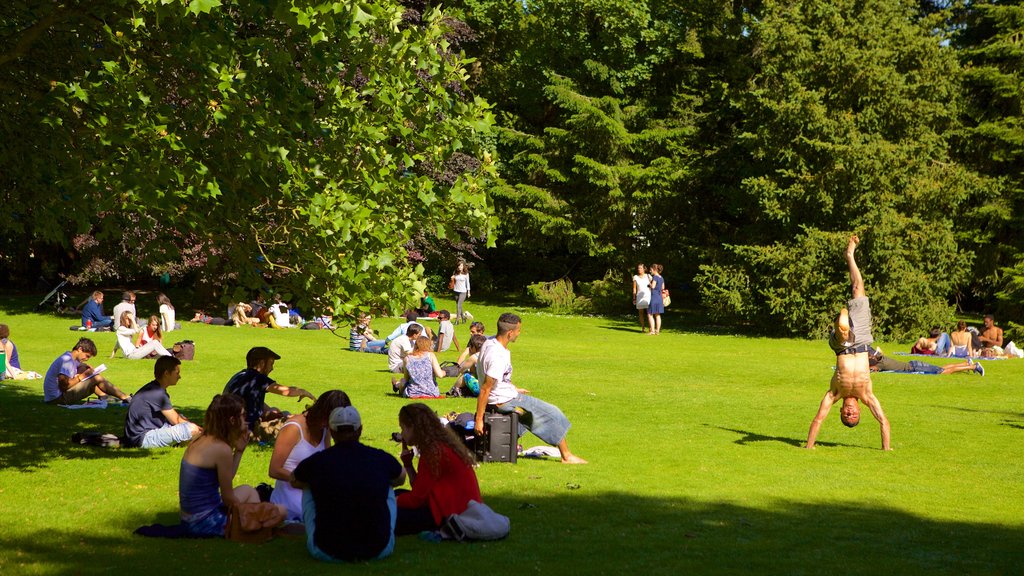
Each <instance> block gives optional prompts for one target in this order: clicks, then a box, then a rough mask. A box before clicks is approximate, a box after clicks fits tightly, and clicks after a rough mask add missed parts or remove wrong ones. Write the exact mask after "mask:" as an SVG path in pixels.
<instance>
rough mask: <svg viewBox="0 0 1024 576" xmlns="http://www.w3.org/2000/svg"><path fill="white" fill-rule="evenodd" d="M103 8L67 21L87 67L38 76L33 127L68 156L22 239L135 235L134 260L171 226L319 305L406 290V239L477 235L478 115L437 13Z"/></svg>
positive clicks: (300, 3) (485, 216)
mask: <svg viewBox="0 0 1024 576" xmlns="http://www.w3.org/2000/svg"><path fill="white" fill-rule="evenodd" d="M117 4H121V5H123V6H125V7H129V8H130V11H129V10H111V11H109V12H108V13H106V14H99V15H97V17H98V19H99V20H100V21H101V22H102V24H101V25H100V26H92V27H89V28H86V29H85V30H84V31H82V32H79V33H78V36H79V37H78V38H77V39H76V41H78V42H79V44H80V46H82V49H83V50H86V51H87V52H88V51H90V50H92V49H93V47H99V48H98V49H99V50H100V51H99V52H97V53H95V54H92V53H90V54H89V55H88V56H89V60H90V61H91V62H92V66H90V67H87V68H85V69H84V70H83V71H82V72H81V73H79V74H72V75H70V76H68V77H64V78H62V79H61V80H63V81H62V82H58V83H57V87H56V90H55V96H56V97H57V98H58V100H59V102H60V103H61V105H62V106H60V107H58V108H56V109H55V110H54V111H53V113H52V114H51V115H50V117H49V121H48V126H47V127H46V128H45V130H48V131H49V134H48V136H49V137H50V138H52V139H53V140H54V141H56V142H60V143H61V146H63V147H64V148H65V149H66V150H67V156H69V157H70V158H72V159H73V161H74V162H75V163H76V164H77V165H76V166H75V169H74V170H64V171H61V172H60V173H59V174H58V178H57V179H56V184H55V185H54V186H52V187H51V188H50V189H49V193H50V194H49V196H50V197H58V198H60V199H61V203H62V205H63V208H64V210H62V211H59V212H55V213H53V214H52V215H51V218H49V219H39V218H37V219H36V220H35V222H34V225H35V226H36V231H35V233H36V234H37V235H40V236H46V237H55V238H58V239H60V240H61V241H63V242H65V243H70V238H71V236H72V233H88V234H90V235H91V236H92V237H94V238H96V239H97V241H99V242H101V243H103V242H107V243H109V244H110V245H111V246H113V245H115V244H116V242H115V241H116V240H118V239H120V240H122V242H121V243H122V244H123V243H124V242H123V239H124V238H126V237H128V238H138V239H140V240H139V242H138V245H129V246H125V247H124V248H126V249H128V250H136V251H138V252H139V253H140V254H142V255H143V258H145V257H146V256H145V255H146V254H147V244H148V243H151V242H153V239H154V236H155V237H157V238H160V237H164V238H167V239H168V240H171V239H172V237H176V238H179V239H181V238H186V239H189V241H188V243H187V244H186V245H184V246H181V247H180V248H181V249H185V248H189V249H191V248H194V247H196V246H203V247H207V248H208V251H207V257H206V258H205V259H204V260H203V263H204V264H205V270H204V271H203V274H204V275H205V276H206V277H207V278H210V279H213V280H214V281H216V282H218V283H220V284H227V285H230V286H236V287H239V288H240V289H244V288H259V287H264V286H266V285H267V284H270V285H271V286H273V287H274V288H275V289H276V290H278V291H281V292H284V293H290V294H293V295H295V297H296V298H297V299H300V300H304V301H305V302H303V303H305V304H311V303H312V300H313V299H316V300H317V301H318V304H319V305H320V306H333V307H334V309H335V310H336V311H337V312H346V311H349V310H352V309H353V308H355V307H356V306H361V305H370V306H382V307H398V306H402V305H404V304H406V303H408V302H409V301H411V300H413V298H414V297H415V295H416V294H417V291H418V290H421V289H422V269H421V268H419V267H417V266H415V265H413V264H411V263H410V260H409V258H408V248H407V244H408V242H409V240H410V239H412V238H413V237H414V235H416V234H417V233H419V232H422V231H424V230H428V231H430V233H431V234H433V235H436V236H438V237H442V238H444V237H448V236H452V235H457V234H460V233H462V232H464V231H465V232H468V233H471V234H474V235H477V236H481V235H482V236H487V235H488V231H489V229H490V227H491V225H492V222H491V214H490V207H489V205H488V202H487V197H486V195H485V193H484V188H483V186H482V185H481V179H482V178H486V177H487V175H488V174H489V173H490V172H491V165H490V164H489V163H488V162H485V161H482V159H483V158H484V150H483V149H482V145H481V144H482V142H485V141H486V140H485V139H486V136H487V134H488V133H489V131H490V127H491V117H490V114H489V112H488V109H487V105H486V104H485V103H484V102H483V101H482V100H480V99H478V98H474V97H472V96H468V95H466V93H465V91H464V83H465V80H466V71H465V69H464V61H463V58H462V57H461V55H460V54H459V53H458V52H457V51H456V50H455V49H454V48H453V47H452V45H451V44H450V43H449V42H448V40H447V39H446V32H447V30H448V26H447V24H446V23H445V20H444V15H443V13H442V12H441V11H440V10H438V9H431V10H427V11H424V12H422V13H420V12H412V13H410V12H409V11H407V10H406V8H405V7H404V6H402V5H400V4H399V3H397V2H393V1H383V2H374V3H363V2H355V1H342V2H326V3H324V2H312V1H308V0H281V1H272V2H263V1H259V0H233V1H224V2H221V1H219V0H206V1H203V0H193V1H191V2H188V1H184V0H181V1H173V2H165V1H161V0H136V1H131V0H124V1H123V2H121V3H117ZM58 37H59V35H58ZM83 39H84V41H83ZM453 157H458V158H459V161H457V162H455V163H454V165H456V166H457V167H458V168H459V169H458V172H457V173H456V174H454V175H447V176H446V172H449V171H450V170H449V169H450V168H451V167H452V166H453V162H452V159H453ZM61 203H58V204H61ZM72 206H73V207H75V209H68V208H69V207H72ZM97 215H100V218H97ZM127 216H131V219H130V220H129V219H128V218H127ZM128 225H132V226H141V227H144V228H145V229H146V231H147V233H144V234H133V235H127V236H126V235H125V234H123V232H124V227H125V226H128ZM47 226H49V228H47ZM168 229H169V230H173V231H174V234H165V233H162V232H161V230H168ZM61 231H63V234H61V233H60V232H61ZM171 256H172V257H173V256H174V255H173V254H172V255H171ZM193 256H194V255H193ZM161 257H163V258H165V257H166V253H164V255H163V256H161ZM178 257H184V255H181V254H179V255H178ZM236 295H237V294H236Z"/></svg>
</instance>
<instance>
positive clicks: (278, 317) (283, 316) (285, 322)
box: [270, 304, 292, 328]
mask: <svg viewBox="0 0 1024 576" xmlns="http://www.w3.org/2000/svg"><path fill="white" fill-rule="evenodd" d="M270 312H271V313H272V314H273V315H274V322H276V323H277V325H278V326H280V327H281V328H291V327H292V323H291V322H292V320H291V318H289V317H288V307H287V306H285V305H284V304H274V305H272V306H271V307H270Z"/></svg>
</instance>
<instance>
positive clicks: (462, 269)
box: [452, 260, 469, 324]
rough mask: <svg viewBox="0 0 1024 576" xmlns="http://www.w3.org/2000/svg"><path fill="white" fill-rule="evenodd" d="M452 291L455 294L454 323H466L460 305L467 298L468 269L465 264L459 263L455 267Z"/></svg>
mask: <svg viewBox="0 0 1024 576" xmlns="http://www.w3.org/2000/svg"><path fill="white" fill-rule="evenodd" d="M452 291H453V292H455V309H456V312H457V314H456V316H455V323H456V324H458V323H459V322H465V321H466V314H465V312H463V310H462V303H463V302H465V301H466V298H469V268H468V267H467V266H466V263H465V262H463V261H461V260H460V261H459V265H458V266H456V267H455V273H454V274H452Z"/></svg>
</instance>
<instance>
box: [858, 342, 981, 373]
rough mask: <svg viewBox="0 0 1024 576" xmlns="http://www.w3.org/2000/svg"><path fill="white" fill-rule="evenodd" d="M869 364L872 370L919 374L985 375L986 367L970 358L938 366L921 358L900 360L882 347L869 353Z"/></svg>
mask: <svg viewBox="0 0 1024 576" xmlns="http://www.w3.org/2000/svg"><path fill="white" fill-rule="evenodd" d="M868 364H869V365H870V366H871V371H872V372H904V373H910V374H913V373H918V374H956V373H957V372H974V373H976V374H978V375H980V376H984V375H985V369H984V368H982V366H981V364H976V363H974V362H972V361H971V359H970V358H968V359H967V361H966V362H957V363H956V364H946V365H945V366H936V365H935V364H929V363H927V362H921V361H920V360H911V361H910V362H900V361H899V360H894V359H892V358H889V357H888V356H886V355H885V354H882V349H881V348H872V349H871V351H870V352H869V353H868Z"/></svg>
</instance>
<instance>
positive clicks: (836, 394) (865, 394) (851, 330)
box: [806, 236, 1002, 450]
mask: <svg viewBox="0 0 1024 576" xmlns="http://www.w3.org/2000/svg"><path fill="white" fill-rule="evenodd" d="M859 244H860V239H859V238H858V237H857V236H851V237H850V239H849V241H848V242H847V245H846V250H845V252H844V256H845V259H846V264H847V268H848V271H849V275H850V285H851V288H852V298H851V299H850V300H849V302H848V303H847V305H846V307H844V308H843V309H842V310H841V311H840V313H839V316H838V317H837V318H836V320H835V323H834V324H833V326H832V331H831V334H830V337H829V341H828V343H829V346H830V347H831V348H832V351H833V352H835V354H836V366H835V372H834V373H833V376H832V381H831V383H830V385H829V389H828V391H827V392H826V393H825V396H824V398H822V400H821V403H820V405H819V406H818V412H817V414H815V416H814V419H813V420H812V421H811V426H810V429H809V430H808V433H807V444H806V447H807V448H810V449H813V448H814V445H815V442H816V441H817V437H818V432H819V431H820V430H821V426H822V424H823V423H824V421H825V417H826V416H828V413H829V412H830V411H831V409H832V405H833V404H835V403H836V402H842V408H841V409H840V412H839V415H840V420H841V421H842V423H843V424H844V425H845V426H848V427H851V428H852V427H854V426H856V425H857V424H858V423H859V422H860V403H861V402H863V403H864V404H865V405H866V406H867V407H868V409H870V410H871V414H872V415H873V416H874V417H875V419H876V420H877V421H878V423H879V426H880V428H881V434H882V449H883V450H891V449H892V447H891V426H890V424H889V420H888V419H887V418H886V416H885V412H884V411H883V410H882V405H881V403H880V402H879V401H878V398H877V397H876V396H875V394H874V391H873V389H872V384H871V372H873V371H893V372H918V373H924V374H955V373H958V372H975V373H977V374H979V375H981V376H984V375H985V369H984V368H983V367H982V366H981V364H979V363H975V362H973V360H972V359H971V358H970V357H969V356H968V357H967V360H966V361H964V362H961V363H956V364H949V365H945V366H936V365H933V364H928V363H925V362H920V361H916V360H912V361H910V362H899V361H896V360H892V359H890V358H887V357H886V356H885V355H884V354H882V351H881V350H880V349H878V348H875V347H873V346H872V344H873V342H874V339H873V337H872V335H871V307H870V302H869V300H868V297H867V294H866V292H865V289H864V278H863V276H862V275H861V272H860V268H859V267H858V266H857V260H856V258H855V253H856V250H857V246H858V245H859ZM959 324H960V325H959V326H958V332H966V326H965V325H964V322H962V321H961V322H960V323H959ZM985 328H986V334H989V335H992V336H993V337H994V335H995V334H997V333H998V341H999V342H1000V343H1001V341H1002V330H999V329H998V328H995V327H994V325H993V319H992V316H991V315H988V316H986V317H985ZM986 341H987V342H988V343H994V342H995V341H996V340H995V339H994V338H990V339H988V340H986Z"/></svg>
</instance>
